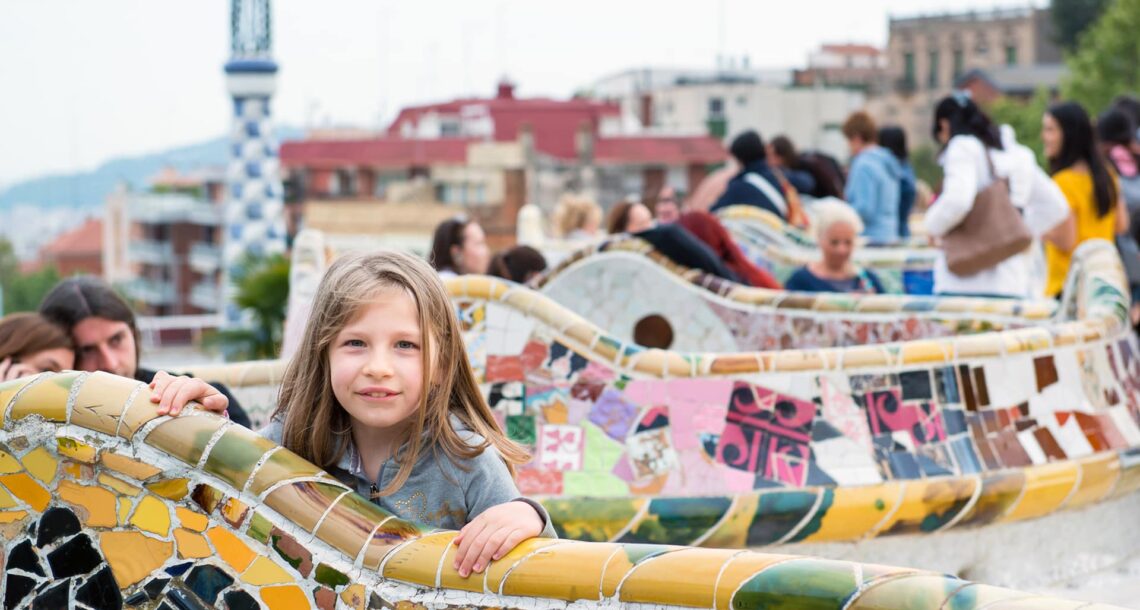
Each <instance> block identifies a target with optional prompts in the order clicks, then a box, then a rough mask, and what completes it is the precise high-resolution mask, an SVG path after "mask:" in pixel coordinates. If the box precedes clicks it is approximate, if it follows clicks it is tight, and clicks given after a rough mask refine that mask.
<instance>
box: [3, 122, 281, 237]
mask: <svg viewBox="0 0 1140 610" xmlns="http://www.w3.org/2000/svg"><path fill="white" fill-rule="evenodd" d="M303 135H304V132H303V131H302V130H300V129H296V128H293V127H285V126H282V127H279V128H278V130H277V139H278V141H285V140H296V139H299V138H301V137H303ZM228 161H229V138H228V137H219V138H214V139H212V140H207V141H205V142H202V143H199V144H190V145H188V146H182V147H179V148H172V149H170V150H164V151H159V152H154V153H149V154H144V155H138V156H134V157H126V158H123V159H114V160H111V161H108V162H106V163H104V164H103V165H100V166H99V167H98V168H96V169H95V170H94V171H90V172H80V173H75V174H56V175H49V176H43V177H40V178H33V179H31V180H25V181H23V182H17V183H16V184H13V185H12V186H10V187H8V188H7V189H5V190H3V191H0V215H2V214H3V213H4V212H5V211H9V210H11V209H12V207H13V206H15V205H17V204H20V205H34V206H35V207H36V208H38V209H41V210H62V209H73V210H78V211H89V210H96V209H99V208H101V207H102V205H103V202H104V200H105V199H106V198H107V195H108V194H109V193H110V192H111V191H112V190H113V189H114V188H115V185H117V184H119V183H120V182H126V183H128V184H130V185H131V187H132V188H135V189H142V188H145V187H146V185H147V181H148V180H150V179H151V178H153V177H154V175H155V174H157V173H158V172H159V170H161V169H162V168H164V167H167V166H170V167H173V168H175V169H177V170H180V171H188V170H192V169H196V168H201V167H210V166H224V165H226V163H227V162H228Z"/></svg>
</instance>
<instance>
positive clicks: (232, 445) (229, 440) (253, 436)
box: [203, 426, 277, 489]
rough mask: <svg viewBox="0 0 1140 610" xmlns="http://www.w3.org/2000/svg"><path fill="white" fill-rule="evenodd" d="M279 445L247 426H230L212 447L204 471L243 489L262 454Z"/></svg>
mask: <svg viewBox="0 0 1140 610" xmlns="http://www.w3.org/2000/svg"><path fill="white" fill-rule="evenodd" d="M276 446H277V443H274V442H273V441H270V440H268V439H265V438H263V437H261V436H259V435H258V434H257V433H255V432H253V431H251V430H249V429H247V428H244V427H242V426H230V427H229V428H228V429H227V430H226V431H225V433H224V434H222V437H221V438H219V439H218V441H217V442H216V443H214V446H213V448H212V449H210V456H209V457H208V458H207V459H206V464H205V465H204V466H203V470H205V471H206V472H209V473H211V474H216V475H218V476H219V477H221V478H222V480H224V481H227V482H228V483H230V484H231V485H233V486H234V487H236V488H238V489H242V488H243V487H245V482H246V479H248V478H249V475H250V472H251V471H252V470H253V467H254V465H256V464H257V462H258V460H260V459H261V456H262V455H264V454H265V452H267V451H269V450H270V449H272V448H274V447H276Z"/></svg>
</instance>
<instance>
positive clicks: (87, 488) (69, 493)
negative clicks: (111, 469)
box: [57, 481, 119, 527]
mask: <svg viewBox="0 0 1140 610" xmlns="http://www.w3.org/2000/svg"><path fill="white" fill-rule="evenodd" d="M57 489H58V492H59V497H60V499H62V500H63V501H64V502H67V503H68V504H71V505H72V507H74V508H75V512H76V514H77V515H79V520H80V521H82V522H83V525H86V526H87V527H115V526H116V525H118V524H119V520H118V516H117V515H116V514H115V494H113V493H111V492H109V491H107V490H106V489H103V488H102V487H97V486H95V485H80V484H78V483H73V482H71V481H60V482H59V487H58V488H57Z"/></svg>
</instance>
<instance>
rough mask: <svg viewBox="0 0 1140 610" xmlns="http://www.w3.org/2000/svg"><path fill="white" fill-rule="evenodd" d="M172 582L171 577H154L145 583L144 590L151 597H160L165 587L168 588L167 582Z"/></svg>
mask: <svg viewBox="0 0 1140 610" xmlns="http://www.w3.org/2000/svg"><path fill="white" fill-rule="evenodd" d="M168 582H170V579H169V578H152V579H151V580H150V582H148V583H146V584H145V585H143V591H146V594H147V595H148V596H149V597H150V598H151V599H158V598H160V597H162V591H163V589H166V583H168Z"/></svg>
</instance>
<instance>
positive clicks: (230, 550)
mask: <svg viewBox="0 0 1140 610" xmlns="http://www.w3.org/2000/svg"><path fill="white" fill-rule="evenodd" d="M206 536H207V537H208V538H209V539H210V542H213V543H214V548H215V549H216V550H217V551H218V556H219V557H221V558H222V560H223V561H225V562H226V563H228V564H230V567H232V568H233V569H234V571H236V572H239V573H240V572H244V571H245V569H246V568H248V567H249V564H250V562H252V561H253V558H254V553H253V551H251V550H250V548H249V547H248V546H246V545H245V543H244V542H242V541H241V539H240V538H238V537H237V536H236V535H234V534H233V533H232V532H230V531H229V530H226V529H222V528H220V527H212V528H210V530H209V531H207V532H206Z"/></svg>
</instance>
